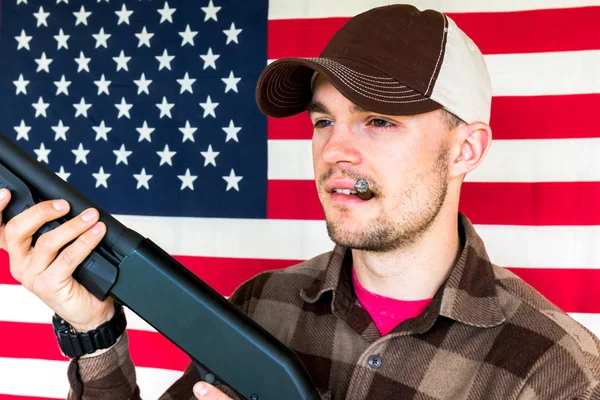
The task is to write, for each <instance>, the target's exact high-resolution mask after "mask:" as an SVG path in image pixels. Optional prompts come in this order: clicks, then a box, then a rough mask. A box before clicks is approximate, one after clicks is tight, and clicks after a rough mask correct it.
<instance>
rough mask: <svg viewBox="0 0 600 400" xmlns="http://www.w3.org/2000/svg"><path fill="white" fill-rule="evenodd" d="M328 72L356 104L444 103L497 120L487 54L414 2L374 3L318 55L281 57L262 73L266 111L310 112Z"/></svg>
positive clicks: (414, 109)
mask: <svg viewBox="0 0 600 400" xmlns="http://www.w3.org/2000/svg"><path fill="white" fill-rule="evenodd" d="M316 74H322V75H324V76H325V77H326V78H327V79H328V80H329V81H330V82H331V83H332V85H333V86H335V88H336V89H337V90H338V91H339V92H340V93H342V95H344V96H345V97H346V98H348V99H349V100H350V101H352V102H353V103H355V104H357V105H359V106H362V107H363V108H366V109H368V110H371V111H373V112H377V113H381V114H387V115H414V114H420V113H425V112H429V111H433V110H436V109H440V108H444V109H446V110H447V111H449V112H451V113H452V114H454V115H456V116H457V117H459V118H461V119H462V120H463V121H465V122H467V123H472V122H477V121H481V122H485V123H488V124H489V119H490V109H491V100H492V88H491V80H490V77H489V73H488V70H487V67H486V64H485V60H484V58H483V55H482V54H481V51H480V50H479V48H478V47H477V45H476V44H475V43H473V41H472V40H471V39H470V38H469V37H468V36H467V35H466V34H465V33H464V32H463V31H462V30H461V29H460V28H458V26H457V25H456V23H455V22H454V21H453V20H452V19H451V18H449V17H448V16H447V15H445V14H443V13H440V12H438V11H435V10H423V11H420V10H419V9H417V8H416V7H414V6H412V5H405V4H394V5H388V6H382V7H377V8H373V9H371V10H368V11H365V12H363V13H361V14H358V15H356V16H354V17H353V18H351V19H350V20H348V21H347V22H346V23H345V24H344V25H343V26H342V27H341V28H340V29H339V30H338V31H337V32H336V33H335V35H334V36H333V37H332V39H331V40H330V41H329V43H328V44H327V46H326V47H325V49H324V50H323V51H322V52H321V54H320V55H319V57H316V58H281V59H278V60H275V61H274V62H272V63H270V64H269V65H268V66H267V67H266V68H265V69H264V70H263V71H262V73H261V75H260V77H259V79H258V82H257V86H256V101H257V105H258V107H259V108H260V109H261V111H262V112H263V113H265V114H266V115H269V116H272V117H288V116H292V115H295V114H298V113H300V112H303V111H305V110H306V108H307V105H308V103H309V102H310V100H311V97H312V88H311V85H312V80H313V79H314V76H316Z"/></svg>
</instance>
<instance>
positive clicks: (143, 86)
mask: <svg viewBox="0 0 600 400" xmlns="http://www.w3.org/2000/svg"><path fill="white" fill-rule="evenodd" d="M133 82H135V84H136V85H137V87H138V92H137V94H141V93H142V92H144V93H146V94H150V91H149V90H148V86H150V84H151V83H152V81H151V80H148V79H146V75H145V74H143V73H142V76H141V77H140V79H139V80H137V81H136V80H134V81H133Z"/></svg>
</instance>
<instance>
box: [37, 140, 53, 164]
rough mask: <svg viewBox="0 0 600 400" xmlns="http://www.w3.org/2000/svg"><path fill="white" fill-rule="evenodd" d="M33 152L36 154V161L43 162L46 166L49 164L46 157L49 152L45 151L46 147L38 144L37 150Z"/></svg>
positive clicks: (48, 150)
mask: <svg viewBox="0 0 600 400" xmlns="http://www.w3.org/2000/svg"><path fill="white" fill-rule="evenodd" d="M33 151H34V152H35V154H37V160H38V161H43V162H45V163H46V164H50V161H48V156H49V155H50V151H51V150H50V149H47V148H46V146H44V142H42V144H40V148H39V149H34V150H33Z"/></svg>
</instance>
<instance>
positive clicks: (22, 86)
mask: <svg viewBox="0 0 600 400" xmlns="http://www.w3.org/2000/svg"><path fill="white" fill-rule="evenodd" d="M13 83H14V84H15V86H16V87H17V92H16V93H15V94H19V93H23V94H27V85H29V81H26V80H25V79H23V74H19V79H17V80H16V81H13ZM182 88H183V87H182ZM182 90H183V89H182Z"/></svg>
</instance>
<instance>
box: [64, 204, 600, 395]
mask: <svg viewBox="0 0 600 400" xmlns="http://www.w3.org/2000/svg"><path fill="white" fill-rule="evenodd" d="M459 227H460V234H461V238H462V240H463V243H464V247H463V250H462V252H461V254H460V257H459V259H458V262H457V263H456V265H455V266H454V268H453V269H452V271H451V272H450V274H449V276H448V279H447V280H446V281H445V282H444V284H443V285H442V286H441V287H440V288H439V290H438V291H437V293H436V294H435V296H434V298H433V301H432V302H431V304H430V305H429V306H428V307H427V308H426V309H425V311H424V312H423V313H422V314H421V315H419V316H418V317H416V318H413V319H409V320H406V321H404V322H402V323H401V324H399V325H398V326H397V327H396V328H395V329H394V330H393V331H391V332H390V333H388V334H387V335H385V336H383V337H382V336H381V335H380V333H379V331H378V330H377V327H376V326H375V324H374V323H373V321H372V320H371V318H370V316H369V315H368V313H367V312H366V311H365V310H364V309H363V308H362V307H361V306H360V304H359V303H358V301H357V299H356V296H355V294H354V290H353V288H352V280H351V275H350V274H351V270H350V268H351V263H352V259H351V252H350V251H349V250H348V249H345V248H342V247H335V248H334V250H333V251H331V252H329V253H326V254H322V255H320V256H317V257H315V258H313V259H311V260H308V261H305V262H303V263H301V264H299V265H296V266H293V267H290V268H286V269H283V270H278V271H269V272H264V273H261V274H259V275H257V276H256V277H254V278H252V279H250V280H249V281H247V282H245V283H244V284H242V285H241V286H240V287H239V288H238V289H237V290H236V291H235V293H234V294H233V295H232V296H231V297H230V301H232V302H233V303H234V304H235V305H236V306H238V307H239V308H240V309H241V310H243V311H244V312H245V313H247V314H248V315H249V316H251V317H252V318H253V319H254V320H256V321H257V322H258V323H259V324H261V325H262V326H263V327H264V328H266V329H267V330H268V331H270V332H271V333H272V334H274V335H275V336H276V337H277V338H279V339H280V340H281V341H282V342H284V343H285V344H287V345H288V346H290V347H291V348H292V349H293V350H294V351H295V352H296V354H297V355H298V356H299V358H300V359H301V361H302V362H303V363H304V365H305V366H306V368H307V369H308V371H309V373H310V374H311V376H312V378H313V380H314V383H315V385H316V386H317V388H318V389H319V391H320V394H321V396H322V398H323V399H334V400H337V399H352V400H362V399H364V400H375V399H376V400H382V399H423V400H425V399H453V400H456V399H486V400H487V399H489V400H493V399H499V400H500V399H502V400H508V399H544V400H547V399H600V341H599V340H598V338H596V337H595V336H594V335H593V334H592V333H591V332H589V331H588V330H587V329H586V328H585V327H583V326H582V325H580V324H579V323H577V322H576V321H575V320H574V319H572V318H571V317H570V316H568V315H567V314H566V313H564V312H562V311H561V310H560V309H558V308H557V307H556V306H555V305H553V304H552V303H550V302H549V301H548V300H546V299H545V298H544V297H543V296H542V295H540V294H539V293H538V292H537V291H535V290H534V289H533V288H532V287H530V286H529V285H527V284H526V283H525V282H524V281H522V280H521V279H519V278H518V277H517V276H516V275H514V274H513V273H511V272H510V271H508V270H507V269H504V268H501V267H498V266H496V265H494V264H492V262H490V260H489V258H488V255H487V253H486V250H485V247H484V244H483V242H482V240H481V238H480V237H479V236H478V235H477V233H476V231H475V229H474V227H473V226H472V224H471V223H470V221H469V220H468V219H467V218H466V217H465V216H464V215H463V214H459ZM432 251H435V249H432ZM423 268H427V266H425V265H424V266H423ZM127 340H128V338H127V335H126V334H125V335H124V336H123V338H122V340H121V341H120V342H119V343H118V344H116V345H115V346H114V348H112V349H111V350H109V351H107V352H105V353H103V354H101V355H99V356H97V357H91V358H86V359H81V360H72V361H71V363H70V366H69V370H68V379H69V382H70V385H71V391H70V393H69V399H111V400H120V399H139V398H140V397H139V396H140V395H139V388H138V387H137V384H136V377H135V369H134V365H133V363H132V361H131V358H130V356H129V352H128V341H127ZM200 340H201V339H200ZM265 378H266V379H268V377H265ZM198 380H199V375H198V373H197V372H196V370H195V368H194V366H193V365H192V364H190V365H189V366H188V368H187V369H186V370H185V371H184V373H183V375H182V376H181V378H179V379H178V380H177V381H176V382H174V383H173V385H172V386H171V387H170V388H169V389H168V390H167V392H166V393H165V394H164V395H163V396H161V398H160V400H171V399H172V400H175V399H177V400H179V399H185V400H188V399H195V397H194V396H193V394H192V386H193V385H194V384H195V383H196V382H198ZM221 389H222V390H223V391H225V392H226V393H227V394H230V395H232V397H233V398H236V397H235V396H233V393H232V392H231V391H230V390H229V388H227V387H221Z"/></svg>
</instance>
